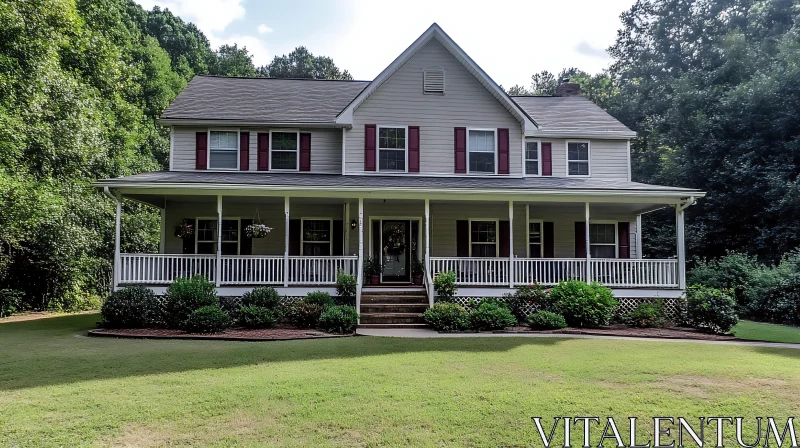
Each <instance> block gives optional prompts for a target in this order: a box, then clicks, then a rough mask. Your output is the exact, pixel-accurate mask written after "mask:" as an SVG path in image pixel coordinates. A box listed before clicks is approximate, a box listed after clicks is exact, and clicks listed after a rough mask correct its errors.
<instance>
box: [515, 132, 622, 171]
mask: <svg viewBox="0 0 800 448" xmlns="http://www.w3.org/2000/svg"><path fill="white" fill-rule="evenodd" d="M530 140H538V141H540V142H550V143H551V144H552V150H551V151H552V163H553V177H565V176H566V175H567V141H581V142H585V141H589V145H590V148H591V149H590V151H589V163H590V171H591V177H596V178H605V179H618V180H627V179H628V141H627V140H598V139H589V140H587V139H561V138H544V137H543V138H536V139H530Z"/></svg>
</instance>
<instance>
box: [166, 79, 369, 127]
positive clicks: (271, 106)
mask: <svg viewBox="0 0 800 448" xmlns="http://www.w3.org/2000/svg"><path fill="white" fill-rule="evenodd" d="M368 84H369V81H324V80H311V79H273V78H229V77H219V76H195V77H194V78H193V79H192V80H191V81H190V82H189V84H187V85H186V87H185V88H184V89H183V90H182V91H181V93H180V94H178V97H177V98H175V100H174V101H173V102H172V104H170V105H169V107H167V108H166V109H165V110H164V113H163V114H161V118H162V119H191V120H238V121H248V122H259V123H333V121H334V119H335V118H336V115H338V114H339V112H341V111H342V109H344V108H345V107H346V106H347V105H348V104H349V103H350V101H352V100H353V98H355V97H356V95H358V94H359V93H360V92H361V90H363V89H364V87H366V86H367V85H368Z"/></svg>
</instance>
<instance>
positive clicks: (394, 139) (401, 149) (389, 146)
mask: <svg viewBox="0 0 800 448" xmlns="http://www.w3.org/2000/svg"><path fill="white" fill-rule="evenodd" d="M407 149H408V146H407V140H406V128H400V127H383V126H378V170H379V171H403V172H405V171H406V150H407Z"/></svg>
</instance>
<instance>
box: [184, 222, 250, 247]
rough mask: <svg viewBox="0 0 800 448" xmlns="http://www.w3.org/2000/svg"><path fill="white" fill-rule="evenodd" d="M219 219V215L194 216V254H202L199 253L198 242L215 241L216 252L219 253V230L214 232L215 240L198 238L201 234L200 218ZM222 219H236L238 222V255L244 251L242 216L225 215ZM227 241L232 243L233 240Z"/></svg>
mask: <svg viewBox="0 0 800 448" xmlns="http://www.w3.org/2000/svg"><path fill="white" fill-rule="evenodd" d="M218 219H219V217H217V216H198V217H196V218H194V228H195V237H194V254H195V255H200V254H198V253H197V245H198V243H214V254H216V253H217V248H219V244H217V237H218V236H219V232H217V233H214V240H213V241H207V240H203V241H200V238H198V235H199V231H200V220H203V221H217V220H218ZM222 220H223V221H236V222H237V223H238V224H237V228H238V229H239V230H238V231H237V232H236V238H237V239H236V255H241V253H242V218H240V217H238V216H223V217H222ZM227 242H228V243H232V242H233V241H227Z"/></svg>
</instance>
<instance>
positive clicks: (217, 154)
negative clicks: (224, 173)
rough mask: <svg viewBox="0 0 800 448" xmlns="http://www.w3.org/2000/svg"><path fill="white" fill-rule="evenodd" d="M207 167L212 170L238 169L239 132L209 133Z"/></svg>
mask: <svg viewBox="0 0 800 448" xmlns="http://www.w3.org/2000/svg"><path fill="white" fill-rule="evenodd" d="M208 134H209V136H208V137H209V145H208V149H209V151H208V167H209V168H210V169H212V170H236V169H239V132H238V131H209V133H208Z"/></svg>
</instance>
